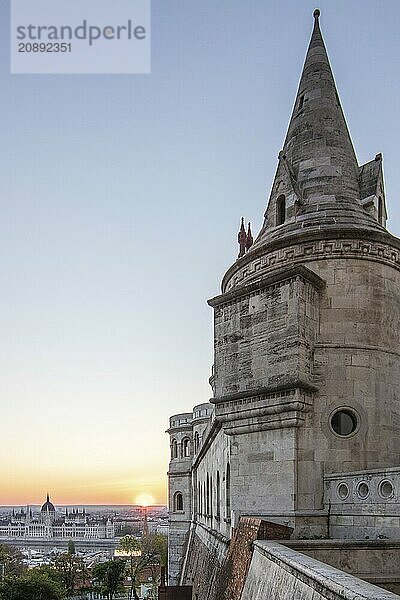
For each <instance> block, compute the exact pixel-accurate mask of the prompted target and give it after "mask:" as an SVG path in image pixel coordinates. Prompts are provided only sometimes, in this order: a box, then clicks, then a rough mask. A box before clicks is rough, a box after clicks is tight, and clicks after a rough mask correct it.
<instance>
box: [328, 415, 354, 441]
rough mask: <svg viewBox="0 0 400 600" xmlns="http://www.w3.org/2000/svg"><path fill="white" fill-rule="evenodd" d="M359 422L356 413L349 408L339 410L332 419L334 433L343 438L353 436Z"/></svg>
mask: <svg viewBox="0 0 400 600" xmlns="http://www.w3.org/2000/svg"><path fill="white" fill-rule="evenodd" d="M357 425H358V421H357V417H356V415H355V413H354V412H353V411H351V410H350V409H348V408H341V409H340V410H337V411H336V412H335V413H334V414H333V415H332V417H331V427H332V429H333V431H334V432H335V433H336V434H337V435H340V436H342V437H346V436H348V435H351V434H352V433H354V432H355V430H356V429H357Z"/></svg>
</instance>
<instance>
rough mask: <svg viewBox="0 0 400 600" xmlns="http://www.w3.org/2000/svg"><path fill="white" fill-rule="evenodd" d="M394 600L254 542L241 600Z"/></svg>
mask: <svg viewBox="0 0 400 600" xmlns="http://www.w3.org/2000/svg"><path fill="white" fill-rule="evenodd" d="M356 598H357V600H395V599H396V598H397V599H398V596H397V595H395V594H393V593H391V592H389V591H386V590H383V589H381V588H379V587H376V586H375V585H372V584H370V583H366V582H364V581H361V580H360V579H357V578H356V577H353V576H352V575H349V574H347V573H344V572H343V571H339V570H337V569H335V568H333V567H330V566H328V565H326V564H324V563H321V562H319V561H317V560H315V559H313V558H310V557H309V556H305V555H304V554H300V553H299V552H296V551H295V550H292V549H291V548H286V547H284V546H282V545H280V544H278V543H277V542H263V541H259V542H255V544H254V554H253V558H252V561H251V564H250V569H249V573H248V576H247V579H246V584H245V587H244V590H243V593H242V597H241V600H293V599H296V600H355V599H356Z"/></svg>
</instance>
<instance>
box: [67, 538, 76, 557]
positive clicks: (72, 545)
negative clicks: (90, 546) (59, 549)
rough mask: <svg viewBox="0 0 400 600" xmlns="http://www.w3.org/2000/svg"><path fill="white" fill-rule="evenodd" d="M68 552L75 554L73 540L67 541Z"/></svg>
mask: <svg viewBox="0 0 400 600" xmlns="http://www.w3.org/2000/svg"><path fill="white" fill-rule="evenodd" d="M67 553H68V554H76V548H75V542H74V541H73V540H69V542H68V550H67Z"/></svg>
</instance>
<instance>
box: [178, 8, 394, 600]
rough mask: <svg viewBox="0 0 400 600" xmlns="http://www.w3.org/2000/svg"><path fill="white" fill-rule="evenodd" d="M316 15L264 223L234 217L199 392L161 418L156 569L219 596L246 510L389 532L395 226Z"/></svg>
mask: <svg viewBox="0 0 400 600" xmlns="http://www.w3.org/2000/svg"><path fill="white" fill-rule="evenodd" d="M319 16H320V14H319V11H318V10H316V11H315V12H314V28H313V32H312V36H311V41H310V45H309V48H308V52H307V55H306V60H305V63H304V67H303V72H302V75H301V79H300V84H299V89H298V92H297V95H296V99H295V104H294V108H293V113H292V116H291V119H290V123H289V128H288V131H287V134H286V138H285V141H284V144H283V148H282V150H281V152H280V153H279V159H278V166H277V170H276V175H275V179H274V183H273V186H272V190H271V194H270V197H269V201H268V205H267V209H266V211H265V214H264V223H263V226H262V228H261V231H260V233H259V235H258V237H257V238H256V240H255V241H254V242H253V236H252V234H251V229H250V227H249V228H248V230H247V233H246V227H245V223H244V220H242V225H241V228H240V232H239V236H238V242H239V257H238V259H237V260H236V261H235V263H234V264H233V265H232V266H231V267H230V268H229V269H228V271H227V272H226V274H225V276H224V277H223V280H222V290H221V294H220V295H219V296H217V297H215V298H213V299H211V300H210V301H209V304H210V306H211V307H212V308H213V309H214V366H213V371H212V376H211V378H210V383H211V387H212V392H213V398H212V399H211V404H204V405H200V406H199V407H195V409H194V411H193V412H192V413H187V414H182V415H176V416H174V417H172V418H171V421H170V428H169V430H168V433H169V434H170V436H171V462H170V468H169V485H170V492H169V502H170V540H169V547H170V554H169V561H170V562H169V582H170V583H171V584H176V583H180V584H182V585H191V586H193V593H194V597H197V598H199V599H200V598H209V599H210V600H220V599H221V595H220V592H219V589H220V588H219V587H218V583H219V582H220V581H222V582H223V581H225V583H226V582H227V581H229V580H230V579H231V575H232V574H233V563H232V562H231V563H230V562H229V561H230V560H233V559H232V555H231V554H230V553H231V547H233V548H235V547H237V546H241V547H240V548H239V550H238V552H239V551H240V552H241V550H242V546H243V544H241V543H239V541H240V540H242V539H246V540H247V543H248V542H249V539H250V537H251V536H250V533H249V531H250V529H249V528H250V527H251V523H253V525H254V527H256V525H255V523H260V522H263V523H266V522H269V523H268V527H269V526H271V527H272V529H273V530H276V529H279V527H278V528H277V527H276V524H279V526H280V527H281V526H288V527H283V528H282V527H281V529H282V530H285V531H286V532H290V533H291V531H292V530H293V534H292V535H293V537H295V538H300V539H302V540H303V541H304V540H307V539H309V538H321V537H330V538H331V540H329V543H331V542H332V540H333V542H337V544H336V546H337V547H340V545H341V544H342V540H343V539H345V538H347V539H351V540H353V541H354V540H361V541H365V540H366V539H368V540H369V541H372V540H379V543H380V542H381V541H382V540H384V539H387V540H389V539H390V540H396V539H398V527H399V523H400V513H399V511H398V506H399V502H400V402H399V400H400V338H399V331H400V240H399V239H398V238H396V237H394V236H393V235H391V234H390V233H389V232H388V231H387V229H386V219H387V212H386V202H385V190H384V183H383V171H382V156H381V154H377V155H376V156H375V158H374V159H373V160H371V161H370V162H368V163H366V164H365V165H362V166H359V165H358V162H357V158H356V155H355V152H354V148H353V144H352V141H351V138H350V134H349V131H348V128H347V124H346V120H345V117H344V114H343V110H342V107H341V104H340V100H339V95H338V93H337V90H336V85H335V81H334V77H333V74H332V70H331V67H330V64H329V60H328V56H327V52H326V49H325V45H324V42H323V39H322V35H321V31H320V26H319ZM211 407H212V408H213V410H212V408H211ZM246 527H247V529H246ZM243 528H244V530H245V533H243V531H244V530H243ZM274 528H275V529H274ZM239 534H240V535H242V534H243V535H244V538H241V537H240V535H239ZM238 535H239V537H238ZM249 536H250V537H249ZM238 540H239V541H238ZM230 541H233V543H232V544H230ZM324 541H325V540H324ZM296 543H297V542H296ZM312 544H313V542H312V543H311V545H312ZM356 545H357V542H356ZM334 546H335V543H333V545H332V547H334ZM263 547H264V546H263ZM376 556H378V555H376ZM253 558H254V557H253ZM264 559H265V555H264ZM264 559H263V560H262V564H263V565H264V564H267V562H266V561H265V560H264ZM255 560H258V558H256V559H255ZM260 560H261V559H260ZM374 560H375V559H374ZM379 560H381V561H383V558H382V556H380V559H379ZM272 563H273V565H274V566H273V569H275V566H276V565H275V562H274V561H272ZM257 564H258V563H257ZM259 567H260V568H259V572H258V578H260V577H261V578H262V576H263V572H264V568H263V567H262V565H261V563H260V564H259ZM271 568H272V567H271ZM239 570H240V569H239ZM274 572H275V571H274ZM363 572H364V571H363ZM260 574H261V575H260ZM239 575H240V576H242V575H243V573H242V572H241V573H239ZM224 577H225V579H224ZM271 578H273V577H272V575H271ZM253 583H254V586H253V588H252V589H251V594H252V595H251V594H250V595H247V596H246V597H247V598H250V597H251V598H253V596H254V594H253V592H254V590H258V589H259V586H258V579H256V580H255V581H254V582H253ZM357 585H358V584H357ZM260 589H261V592H260V594H261V595H262V589H263V588H260ZM196 594H197V596H196ZM224 597H225V598H227V597H230V596H229V595H228V596H224ZM260 597H261V596H260ZM324 597H325V596H324ZM370 597H371V598H372V597H375V596H370Z"/></svg>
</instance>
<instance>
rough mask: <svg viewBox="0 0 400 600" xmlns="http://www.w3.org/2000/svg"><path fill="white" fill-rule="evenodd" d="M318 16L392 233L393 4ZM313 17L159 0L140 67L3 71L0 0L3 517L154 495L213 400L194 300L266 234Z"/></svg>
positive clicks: (204, 321)
mask: <svg viewBox="0 0 400 600" xmlns="http://www.w3.org/2000/svg"><path fill="white" fill-rule="evenodd" d="M319 7H320V9H321V24H322V27H323V29H324V36H325V39H326V41H327V46H328V48H329V54H330V60H331V63H332V66H333V69H334V72H335V75H336V78H337V83H338V88H339V90H340V91H341V100H342V103H343V106H344V110H345V113H346V117H347V120H348V123H349V125H350V130H351V132H352V135H353V142H354V145H355V149H356V152H357V156H358V160H359V162H360V163H363V162H365V161H367V160H369V159H370V158H371V156H374V155H375V153H376V152H377V151H381V152H382V153H383V159H384V170H385V179H386V197H387V201H388V206H389V214H390V221H389V229H390V230H391V231H393V232H394V233H398V232H399V231H400V210H399V207H398V205H397V204H396V194H395V193H394V192H395V190H396V189H398V188H399V184H400V181H399V180H400V174H399V173H398V170H397V169H396V166H395V160H396V158H397V146H396V140H397V137H398V133H399V132H398V128H399V124H398V120H397V119H396V120H393V118H392V117H393V115H394V114H395V113H396V110H397V105H396V98H398V96H399V92H400V83H399V82H398V80H397V78H396V77H393V72H394V69H395V67H396V65H397V57H398V55H399V49H400V48H399V45H400V42H399V38H398V35H397V31H398V25H399V20H400V10H399V8H398V3H397V2H395V1H393V2H392V1H390V0H388V1H387V2H385V9H382V7H381V6H380V5H377V4H376V3H375V2H372V1H371V0H354V1H353V2H352V3H351V7H349V2H348V1H344V0H338V1H337V2H335V6H332V2H329V1H328V0H323V1H322V2H320V3H319ZM314 8H315V2H311V1H309V0H305V1H304V2H302V3H301V5H299V3H298V2H297V1H295V0H288V1H287V2H285V3H284V5H282V4H281V3H265V2H263V1H262V0H256V1H255V2H254V3H252V6H251V7H247V6H246V7H243V3H242V2H239V1H238V0H234V1H233V2H232V1H230V2H228V1H225V0H224V1H223V2H221V3H219V4H218V6H216V5H215V3H213V2H211V1H210V0H206V1H205V2H203V3H202V6H194V5H192V6H183V5H182V3H180V2H177V1H175V0H172V1H171V2H169V3H168V7H166V6H165V5H163V4H162V3H161V2H159V1H154V2H153V7H152V13H153V40H152V46H153V52H152V55H153V66H152V74H151V75H148V76H61V75H60V76H11V75H9V65H8V59H9V51H8V47H7V44H8V18H9V14H8V7H7V6H2V7H1V9H0V18H1V27H2V38H1V41H0V44H1V46H0V47H1V50H2V52H1V55H0V76H1V80H2V86H1V87H2V93H1V94H0V128H1V129H0V130H1V131H2V144H1V148H0V152H1V160H2V165H3V175H2V178H1V182H0V197H1V199H2V203H1V204H2V209H1V215H2V218H1V219H0V244H1V247H0V273H1V275H2V284H3V285H2V293H1V295H0V315H1V316H0V331H1V332H2V333H1V336H0V364H1V367H0V396H1V398H2V417H1V422H2V433H1V441H0V444H1V454H2V456H3V457H5V456H7V457H8V459H7V460H4V459H3V460H2V464H1V466H0V477H1V481H2V483H1V485H0V504H1V505H11V504H14V505H25V504H26V503H30V504H35V503H40V499H41V498H42V495H43V490H47V489H48V490H50V492H52V491H53V492H55V491H56V490H57V492H56V495H57V503H60V504H63V505H68V504H79V505H82V504H92V505H93V504H103V505H104V504H105V505H108V504H122V505H125V504H136V500H137V498H138V497H140V496H141V495H143V494H145V495H147V496H148V497H150V498H151V499H154V503H155V504H161V505H162V504H164V503H165V502H166V476H165V474H166V471H167V464H168V459H169V445H168V443H169V442H168V438H167V436H166V435H165V433H164V430H165V423H166V422H167V420H168V416H169V415H170V414H175V413H179V412H184V411H185V410H186V409H187V406H188V405H189V406H194V405H195V404H200V403H202V402H207V401H208V399H209V398H210V396H211V395H212V393H211V389H210V388H209V385H208V381H207V380H208V376H209V373H210V368H211V363H212V339H211V338H212V334H211V332H212V315H211V311H210V309H209V307H208V306H207V304H206V299H207V298H210V297H212V296H215V295H216V294H217V293H218V291H219V285H220V279H221V274H222V273H223V272H224V271H225V270H226V269H227V268H228V267H229V266H230V265H231V264H232V263H233V262H234V260H235V258H236V256H237V247H236V237H237V231H238V228H239V225H240V218H241V216H242V215H243V216H245V217H246V219H247V220H250V221H251V222H252V226H253V233H254V235H255V236H256V234H257V233H258V231H259V229H260V226H261V217H262V214H263V211H264V210H265V207H266V203H267V197H268V195H269V191H270V184H271V174H272V173H273V172H274V169H275V167H276V163H277V155H278V152H279V150H280V149H281V147H282V143H283V135H282V132H283V131H284V130H285V127H286V125H287V115H288V114H290V111H291V108H292V106H293V101H294V98H295V94H296V86H297V81H298V74H299V72H301V66H302V62H303V58H304V53H305V50H306V46H305V42H304V40H305V39H307V37H308V34H309V33H310V15H311V14H312V11H313V9H314ZM277 23H282V24H283V23H284V27H283V26H282V27H281V28H279V27H277V26H276V24H277ZM325 23H326V24H329V26H326V27H325ZM371 31H374V32H375V36H374V38H373V43H371ZM349 55H351V57H352V59H351V64H352V68H351V69H349V68H348V57H349ZM282 64H284V65H285V69H284V70H283V71H282V68H281V66H282ZM371 69H373V70H374V79H375V81H380V82H381V83H382V85H381V86H376V88H375V89H374V92H373V94H371V90H370V81H371V77H370V74H369V73H370V70H371ZM391 92H392V93H391ZM371 115H373V117H374V118H371ZM377 115H378V117H377ZM366 123H368V127H365V124H366ZM216 247H218V252H215V253H214V252H213V249H215V248H216ZM53 492H52V493H53Z"/></svg>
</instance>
